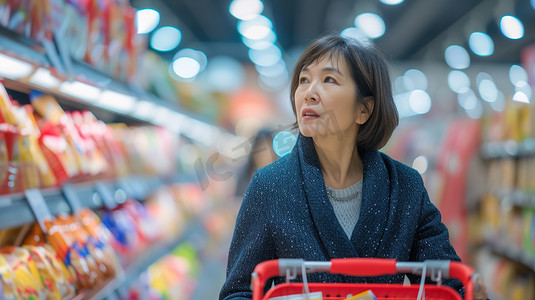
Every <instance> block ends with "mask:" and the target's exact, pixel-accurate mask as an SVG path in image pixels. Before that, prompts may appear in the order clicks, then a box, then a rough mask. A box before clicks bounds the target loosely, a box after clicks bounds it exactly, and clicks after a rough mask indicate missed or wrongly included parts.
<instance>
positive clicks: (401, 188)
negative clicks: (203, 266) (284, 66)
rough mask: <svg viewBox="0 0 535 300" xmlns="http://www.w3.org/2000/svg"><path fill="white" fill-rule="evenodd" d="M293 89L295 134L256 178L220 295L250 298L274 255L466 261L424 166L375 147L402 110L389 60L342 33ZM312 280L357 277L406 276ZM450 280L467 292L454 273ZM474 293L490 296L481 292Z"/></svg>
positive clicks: (305, 59) (300, 66) (324, 42)
mask: <svg viewBox="0 0 535 300" xmlns="http://www.w3.org/2000/svg"><path fill="white" fill-rule="evenodd" d="M290 95H291V102H292V106H293V111H294V113H295V115H296V118H297V125H298V127H299V131H300V134H299V137H298V141H297V143H296V146H295V147H294V149H293V151H292V152H291V153H290V154H289V155H286V156H284V157H282V158H279V159H278V160H277V161H276V162H274V163H272V164H270V165H268V166H266V167H264V168H262V169H260V170H258V171H257V172H256V173H255V175H254V177H253V179H252V180H251V183H250V185H249V188H248V190H247V193H246V194H245V197H244V200H243V203H242V207H241V209H240V212H239V214H238V218H237V222H236V228H235V231H234V237H233V240H232V244H231V247H230V252H229V261H228V269H227V280H226V282H225V284H224V286H223V288H222V290H221V294H220V299H250V298H251V296H252V293H251V291H250V283H251V273H252V271H253V269H254V267H255V266H256V265H257V264H258V263H260V262H263V261H266V260H270V259H277V258H303V259H305V260H314V261H318V260H319V261H326V260H330V259H332V258H347V257H378V258H393V259H397V260H399V261H424V260H426V259H443V260H453V261H459V260H460V259H459V257H458V256H457V254H456V253H455V250H454V248H453V247H452V245H451V244H450V242H449V237H448V230H447V228H446V226H445V225H444V224H443V223H442V222H441V219H440V213H439V211H438V209H437V208H436V207H435V206H434V205H433V204H432V203H431V202H430V201H429V197H428V195H427V191H426V189H425V187H424V185H423V181H422V179H421V176H420V175H419V173H418V172H417V171H415V170H414V169H412V168H410V167H407V166H406V165H404V164H402V163H400V162H397V161H395V160H393V159H391V158H390V157H388V156H387V155H385V154H383V153H381V152H379V151H377V150H378V149H380V148H381V147H383V146H384V145H385V144H386V142H387V141H388V139H389V138H390V136H391V134H392V132H393V130H394V128H395V127H396V126H397V124H398V113H397V110H396V107H395V105H394V101H393V98H392V91H391V84H390V78H389V73H388V66H387V64H386V61H385V60H384V59H383V58H382V56H380V55H379V54H378V51H377V49H376V48H374V47H373V46H372V45H370V44H364V43H361V42H359V41H356V40H353V39H348V38H344V37H341V36H338V35H329V36H325V37H322V38H320V39H318V40H316V41H315V42H313V43H312V44H311V45H309V47H308V48H307V49H306V50H305V51H304V53H303V54H302V56H301V58H300V59H299V61H298V62H297V64H296V66H295V69H294V73H293V77H292V82H291V94H290ZM307 277H308V278H309V281H313V282H351V283H355V282H372V281H373V282H381V283H401V282H403V279H404V275H392V276H382V277H375V278H358V277H350V276H343V275H333V274H327V273H312V274H310V275H308V276H307ZM409 277H410V276H409ZM410 279H411V281H413V282H416V281H418V278H417V277H410ZM279 281H280V278H275V282H276V283H279ZM444 284H445V285H449V286H451V287H453V288H454V289H457V290H461V289H462V286H461V284H460V282H458V281H456V280H445V281H444ZM266 286H271V282H268V283H267V285H266ZM476 299H486V292H485V291H484V289H482V291H481V292H480V294H478V295H477V297H476Z"/></svg>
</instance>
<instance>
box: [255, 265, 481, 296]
mask: <svg viewBox="0 0 535 300" xmlns="http://www.w3.org/2000/svg"><path fill="white" fill-rule="evenodd" d="M313 272H330V273H331V274H344V275H350V276H362V277H369V276H381V275H393V274H398V273H411V274H416V275H421V276H422V280H421V283H420V284H419V285H410V286H404V285H402V284H366V283H308V282H307V280H306V274H307V273H313ZM297 275H302V278H303V282H302V283H301V282H299V283H296V282H290V280H292V279H295V278H296V276H297ZM274 276H284V277H286V283H283V284H278V285H276V286H275V287H273V288H271V289H270V290H269V291H268V292H267V293H266V295H264V286H265V283H266V281H267V280H268V279H269V278H271V277H274ZM475 276H477V275H476V274H475V273H474V270H473V269H472V268H471V267H469V266H467V265H464V264H462V263H460V262H453V261H445V260H426V261H424V262H398V261H396V260H395V259H383V258H340V259H332V260H331V261H304V260H302V259H275V260H269V261H265V262H262V263H260V264H258V265H257V266H256V268H255V269H254V272H253V273H252V286H251V288H252V290H253V300H268V299H272V298H275V297H282V296H288V295H297V294H303V295H305V297H303V298H301V299H309V298H308V295H310V294H314V293H316V292H321V293H322V297H323V298H322V299H325V300H342V299H349V298H350V297H351V296H352V295H357V294H359V293H361V292H365V291H368V290H371V291H372V292H373V294H374V295H375V297H377V299H378V300H400V299H404V300H405V299H406V300H408V299H411V300H415V299H418V300H419V299H422V300H423V299H427V300H462V298H461V296H460V295H459V293H458V292H457V291H455V290H454V289H452V288H450V287H447V286H443V285H442V278H455V279H458V280H460V281H461V282H462V284H463V285H464V287H465V300H472V299H473V292H474V288H475V287H474V282H476V281H475ZM425 277H430V278H431V279H432V280H434V281H436V282H437V284H425ZM279 299H281V298H279Z"/></svg>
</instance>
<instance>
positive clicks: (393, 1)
mask: <svg viewBox="0 0 535 300" xmlns="http://www.w3.org/2000/svg"><path fill="white" fill-rule="evenodd" d="M403 1H405V0H381V2H383V3H384V4H387V5H398V4H400V3H402V2H403Z"/></svg>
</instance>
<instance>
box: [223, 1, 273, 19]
mask: <svg viewBox="0 0 535 300" xmlns="http://www.w3.org/2000/svg"><path fill="white" fill-rule="evenodd" d="M263 10H264V4H263V3H262V1H259V0H234V1H232V2H231V3H230V6H229V12H230V14H231V15H233V16H234V17H235V18H237V19H240V20H251V19H254V18H255V17H257V16H258V15H259V14H261V13H262V11H263Z"/></svg>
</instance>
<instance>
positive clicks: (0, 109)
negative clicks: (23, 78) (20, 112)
mask: <svg viewBox="0 0 535 300" xmlns="http://www.w3.org/2000/svg"><path fill="white" fill-rule="evenodd" d="M3 122H5V123H8V124H11V125H15V124H16V120H15V116H14V115H13V105H12V104H11V99H9V96H8V94H7V91H6V88H5V87H4V85H3V84H2V82H1V81H0V123H3Z"/></svg>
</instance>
